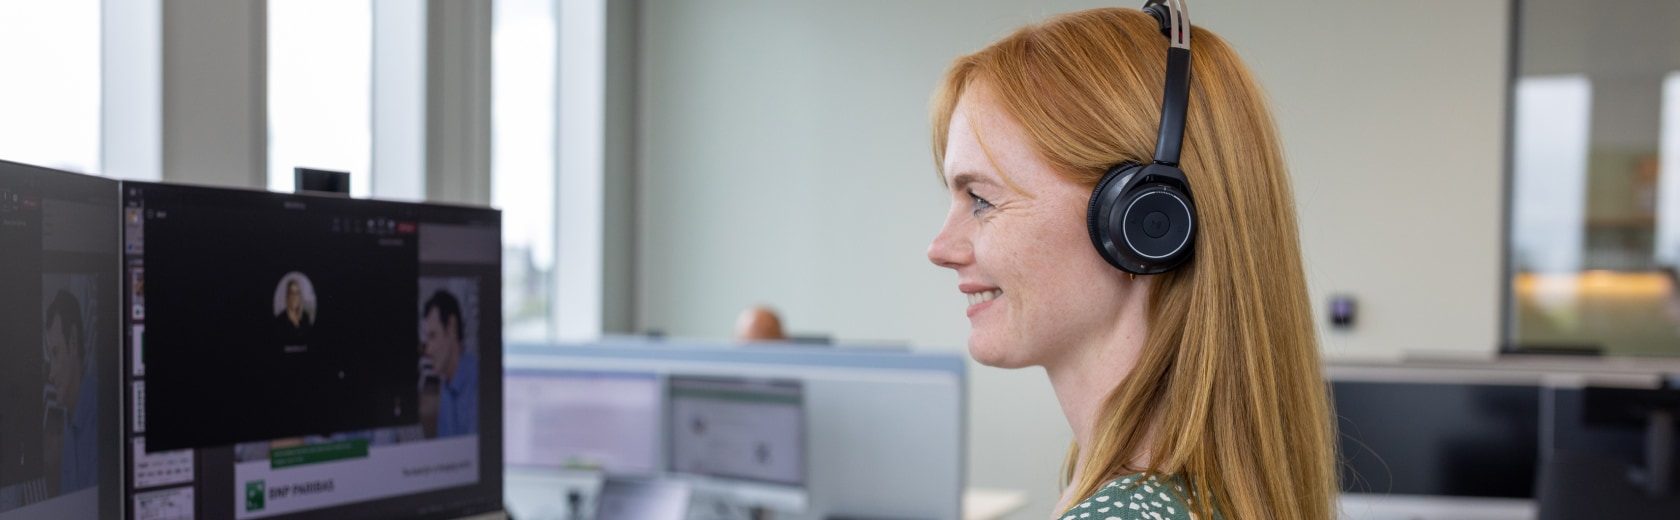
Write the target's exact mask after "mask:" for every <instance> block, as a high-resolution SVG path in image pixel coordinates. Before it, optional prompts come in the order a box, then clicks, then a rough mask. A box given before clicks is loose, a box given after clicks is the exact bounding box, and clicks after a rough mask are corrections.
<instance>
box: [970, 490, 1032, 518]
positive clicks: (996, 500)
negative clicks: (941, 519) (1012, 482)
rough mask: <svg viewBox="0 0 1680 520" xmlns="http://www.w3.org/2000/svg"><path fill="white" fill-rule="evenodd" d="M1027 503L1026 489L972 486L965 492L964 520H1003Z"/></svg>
mask: <svg viewBox="0 0 1680 520" xmlns="http://www.w3.org/2000/svg"><path fill="white" fill-rule="evenodd" d="M1026 505H1027V494H1026V492H1024V491H1013V490H1007V489H981V488H970V489H969V490H968V491H967V492H965V493H963V516H962V517H963V520H1002V519H1003V518H1006V517H1008V516H1009V515H1012V514H1015V513H1016V512H1018V511H1020V510H1021V508H1023V507H1026Z"/></svg>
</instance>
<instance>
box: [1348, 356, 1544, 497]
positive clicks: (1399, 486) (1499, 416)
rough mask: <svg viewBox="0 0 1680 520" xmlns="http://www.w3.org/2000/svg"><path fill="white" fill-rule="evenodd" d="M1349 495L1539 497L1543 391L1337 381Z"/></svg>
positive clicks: (1506, 387)
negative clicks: (1537, 481) (1536, 486)
mask: <svg viewBox="0 0 1680 520" xmlns="http://www.w3.org/2000/svg"><path fill="white" fill-rule="evenodd" d="M1331 386H1332V391H1331V393H1332V395H1333V396H1334V398H1335V407H1336V409H1335V411H1336V418H1337V429H1338V430H1339V434H1340V441H1341V443H1340V453H1341V456H1342V459H1343V462H1342V464H1341V470H1342V490H1343V491H1344V492H1348V493H1372V494H1384V495H1448V496H1461V497H1493V498H1533V497H1534V482H1535V480H1534V478H1535V468H1536V460H1537V459H1538V458H1539V454H1540V450H1539V442H1540V429H1539V428H1540V426H1539V417H1540V390H1539V389H1538V388H1537V387H1535V386H1524V385H1496V384H1472V383H1410V382H1376V381H1336V382H1334V383H1332V385H1331Z"/></svg>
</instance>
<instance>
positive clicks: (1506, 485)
mask: <svg viewBox="0 0 1680 520" xmlns="http://www.w3.org/2000/svg"><path fill="white" fill-rule="evenodd" d="M1677 372H1680V362H1676V361H1664V360H1648V359H1639V360H1630V359H1622V358H1607V359H1581V358H1546V357H1510V356H1507V357H1503V358H1500V359H1499V360H1497V361H1493V360H1489V361H1468V360H1456V361H1448V360H1443V361H1431V360H1409V361H1405V362H1399V363H1347V362H1344V363H1330V364H1329V365H1328V366H1327V370H1326V373H1327V378H1328V379H1329V380H1330V383H1331V388H1332V394H1333V397H1334V400H1335V412H1336V415H1337V421H1338V428H1339V434H1340V439H1341V443H1340V448H1339V450H1340V456H1341V459H1342V460H1341V468H1342V471H1343V477H1342V482H1343V484H1342V487H1343V492H1344V494H1343V496H1342V499H1341V502H1342V515H1343V518H1353V519H1424V518H1452V519H1465V518H1477V519H1490V520H1491V519H1513V520H1515V519H1534V518H1577V517H1578V516H1551V515H1548V514H1546V512H1547V508H1548V507H1556V506H1553V504H1567V503H1576V502H1579V501H1580V500H1582V499H1585V498H1589V497H1591V496H1593V495H1592V493H1593V491H1592V489H1590V488H1584V487H1581V486H1555V485H1554V486H1547V485H1545V482H1546V479H1545V478H1544V476H1543V475H1545V474H1548V472H1546V471H1543V469H1546V468H1550V467H1551V466H1552V465H1553V463H1560V464H1564V465H1565V466H1562V467H1565V468H1567V467H1575V468H1585V469H1584V470H1590V469H1592V468H1591V467H1587V466H1581V465H1576V466H1568V464H1570V461H1571V460H1575V458H1574V457H1573V456H1568V457H1563V458H1560V457H1556V456H1554V455H1555V454H1558V453H1566V452H1581V451H1586V452H1597V453H1608V454H1610V455H1611V456H1612V457H1614V458H1616V460H1619V461H1621V463H1622V464H1621V467H1622V468H1624V469H1625V468H1632V467H1638V465H1639V464H1641V463H1642V462H1641V461H1643V460H1644V458H1643V457H1644V453H1645V450H1644V448H1643V443H1642V442H1643V441H1642V439H1643V434H1644V431H1645V430H1644V428H1643V426H1638V427H1635V426H1631V425H1628V424H1627V423H1626V422H1623V423H1621V424H1622V425H1621V426H1613V425H1612V426H1606V425H1602V424H1593V421H1590V420H1585V421H1584V419H1586V418H1588V417H1589V416H1595V415H1596V414H1598V413H1600V412H1603V411H1604V408H1603V407H1602V406H1593V405H1592V404H1591V403H1587V402H1586V401H1587V400H1586V399H1585V398H1584V396H1585V395H1589V394H1590V392H1588V391H1587V389H1590V388H1608V389H1622V390H1644V391H1649V390H1652V389H1656V388H1659V387H1660V384H1661V383H1660V382H1661V381H1662V379H1663V378H1664V377H1665V376H1664V374H1665V373H1677ZM1588 409H1596V410H1599V411H1598V412H1593V413H1590V414H1589V413H1587V412H1586V411H1585V410H1588ZM1584 414H1585V415H1584ZM1670 446H1672V440H1670ZM1623 473H1624V474H1625V471H1624V472H1623ZM1601 474H1602V473H1601ZM1623 480H1625V479H1623ZM1604 511H1610V510H1609V509H1604ZM1670 511H1672V512H1673V513H1680V510H1670ZM1612 516H1614V515H1612ZM1593 517H1595V516H1588V517H1587V518H1593ZM1663 518H1680V516H1674V515H1669V516H1663Z"/></svg>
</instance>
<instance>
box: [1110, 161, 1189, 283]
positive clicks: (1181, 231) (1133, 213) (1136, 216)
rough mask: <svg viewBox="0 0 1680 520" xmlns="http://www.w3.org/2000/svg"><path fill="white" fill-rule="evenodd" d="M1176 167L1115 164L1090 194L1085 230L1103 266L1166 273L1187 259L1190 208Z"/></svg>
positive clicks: (1135, 271) (1140, 272)
mask: <svg viewBox="0 0 1680 520" xmlns="http://www.w3.org/2000/svg"><path fill="white" fill-rule="evenodd" d="M1188 185H1189V183H1188V181H1187V180H1186V179H1185V178H1184V173H1183V172H1182V171H1180V170H1179V169H1178V168H1174V167H1172V166H1168V165H1162V164H1150V165H1145V166H1140V165H1137V164H1130V163H1128V164H1121V165H1119V166H1116V167H1114V168H1112V169H1110V170H1109V171H1108V173H1107V174H1105V175H1103V179H1102V180H1101V181H1099V182H1098V183H1097V187H1096V189H1095V190H1094V191H1092V192H1091V203H1090V206H1089V207H1088V208H1087V209H1086V213H1085V216H1086V222H1085V224H1086V230H1087V231H1088V232H1089V233H1090V235H1091V245H1092V246H1095V247H1096V249H1097V253H1098V254H1099V255H1101V256H1102V258H1103V260H1105V261H1107V262H1108V263H1109V265H1113V266H1114V267H1116V268H1118V269H1120V270H1122V271H1125V272H1128V273H1132V274H1160V273H1164V272H1167V271H1171V270H1173V269H1174V268H1176V267H1178V266H1179V265H1181V264H1183V263H1184V261H1185V260H1188V259H1189V257H1190V253H1191V251H1192V250H1193V249H1194V245H1195V242H1194V238H1195V233H1196V227H1197V223H1196V220H1195V218H1196V206H1195V203H1194V202H1193V201H1192V200H1191V198H1190V192H1189V190H1188V189H1187V188H1188Z"/></svg>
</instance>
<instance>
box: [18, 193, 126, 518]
mask: <svg viewBox="0 0 1680 520" xmlns="http://www.w3.org/2000/svg"><path fill="white" fill-rule="evenodd" d="M116 207H117V183H116V182H114V181H109V180H105V179H99V178H95V177H89V176H83V175H76V174H70V173H65V172H60V171H56V170H49V169H46V168H37V167H33V166H27V165H21V164H16V163H10V162H5V161H0V252H4V253H5V254H0V519H12V518H19V519H21V518H61V519H84V518H85V519H92V518H103V517H106V516H111V515H114V514H115V511H116V510H117V503H118V502H117V500H120V497H118V496H117V494H116V488H117V486H118V484H117V482H118V481H117V478H118V475H119V473H118V471H117V462H116V460H117V453H116V452H115V450H112V449H109V448H107V447H109V446H115V445H116V444H117V425H116V424H115V421H113V420H110V419H109V418H110V417H113V416H115V412H116V411H117V407H118V406H119V404H118V403H117V402H116V401H117V399H116V398H117V392H116V389H115V385H114V383H115V381H116V376H117V368H116V366H117V360H116V352H117V337H116V334H115V333H114V331H115V330H116V326H117V320H118V314H117V307H116V301H117V285H118V284H117V279H116V273H115V269H114V267H115V262H116V261H117V246H116V244H117V241H116V237H117V226H116V222H115V221H114V219H113V218H112V216H113V215H115V212H116Z"/></svg>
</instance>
